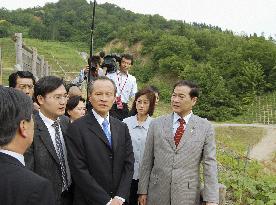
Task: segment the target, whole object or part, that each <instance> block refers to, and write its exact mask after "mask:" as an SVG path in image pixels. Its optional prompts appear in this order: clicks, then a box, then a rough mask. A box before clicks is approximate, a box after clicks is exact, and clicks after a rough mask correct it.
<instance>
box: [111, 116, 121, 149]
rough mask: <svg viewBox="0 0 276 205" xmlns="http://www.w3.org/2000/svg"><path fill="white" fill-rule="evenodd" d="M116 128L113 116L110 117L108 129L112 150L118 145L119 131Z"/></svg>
mask: <svg viewBox="0 0 276 205" xmlns="http://www.w3.org/2000/svg"><path fill="white" fill-rule="evenodd" d="M116 128H118V126H117V122H116V120H115V119H114V118H113V117H110V130H111V137H112V147H113V150H116V148H117V145H118V139H119V133H118V130H117V129H116Z"/></svg>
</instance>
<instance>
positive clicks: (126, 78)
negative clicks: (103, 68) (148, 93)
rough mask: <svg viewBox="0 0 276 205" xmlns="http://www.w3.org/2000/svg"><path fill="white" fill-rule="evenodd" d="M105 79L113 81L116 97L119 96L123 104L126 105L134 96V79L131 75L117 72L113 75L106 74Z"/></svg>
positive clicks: (135, 90) (135, 87)
mask: <svg viewBox="0 0 276 205" xmlns="http://www.w3.org/2000/svg"><path fill="white" fill-rule="evenodd" d="M106 77H108V78H109V79H111V80H113V81H114V83H115V85H116V88H117V93H116V96H117V97H118V96H121V98H122V102H123V103H128V101H129V100H130V99H131V98H132V97H134V96H135V93H137V83H136V78H135V77H134V76H133V75H130V74H129V73H127V74H125V73H123V72H120V71H117V72H115V73H108V74H107V75H106Z"/></svg>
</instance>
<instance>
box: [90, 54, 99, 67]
mask: <svg viewBox="0 0 276 205" xmlns="http://www.w3.org/2000/svg"><path fill="white" fill-rule="evenodd" d="M90 61H92V66H94V67H96V65H100V64H101V58H100V56H92V57H91V58H88V60H87V63H88V65H90Z"/></svg>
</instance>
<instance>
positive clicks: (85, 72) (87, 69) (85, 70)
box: [83, 65, 89, 75]
mask: <svg viewBox="0 0 276 205" xmlns="http://www.w3.org/2000/svg"><path fill="white" fill-rule="evenodd" d="M83 72H84V74H85V75H86V74H87V73H88V72H89V65H87V66H86V67H85V68H84V69H83Z"/></svg>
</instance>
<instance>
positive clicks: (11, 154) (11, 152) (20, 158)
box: [0, 149, 25, 166]
mask: <svg viewBox="0 0 276 205" xmlns="http://www.w3.org/2000/svg"><path fill="white" fill-rule="evenodd" d="M0 152H2V153H4V154H7V155H10V156H11V157H13V158H15V159H17V160H18V161H19V162H20V163H21V164H23V165H24V166H25V160H24V156H23V155H22V154H19V153H16V152H13V151H9V150H5V149H0Z"/></svg>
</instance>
